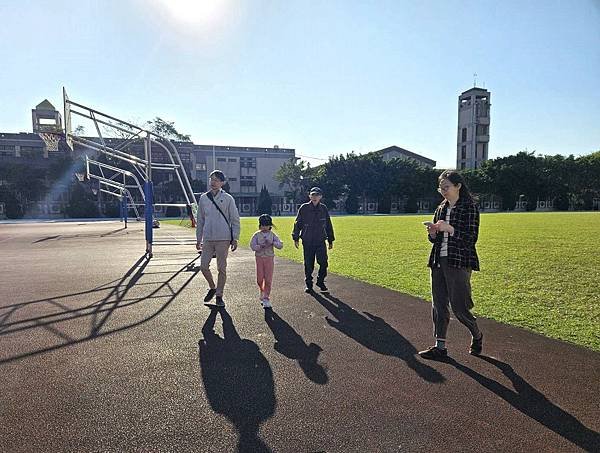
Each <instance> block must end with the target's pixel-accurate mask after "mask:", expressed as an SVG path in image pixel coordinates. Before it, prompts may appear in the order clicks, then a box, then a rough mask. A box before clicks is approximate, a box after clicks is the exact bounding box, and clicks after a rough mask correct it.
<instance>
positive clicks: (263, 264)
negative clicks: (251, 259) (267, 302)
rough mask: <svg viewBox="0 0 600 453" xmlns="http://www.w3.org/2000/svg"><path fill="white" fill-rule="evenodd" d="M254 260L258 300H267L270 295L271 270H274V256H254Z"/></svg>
mask: <svg viewBox="0 0 600 453" xmlns="http://www.w3.org/2000/svg"><path fill="white" fill-rule="evenodd" d="M255 258H256V283H258V288H259V289H260V298H261V299H265V298H266V299H268V298H269V295H270V294H271V283H272V282H273V270H274V269H275V257H274V256H255Z"/></svg>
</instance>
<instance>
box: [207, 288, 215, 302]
mask: <svg viewBox="0 0 600 453" xmlns="http://www.w3.org/2000/svg"><path fill="white" fill-rule="evenodd" d="M215 294H217V289H216V288H211V289H209V290H208V292H207V293H206V296H204V302H210V300H211V299H212V298H213V297H215Z"/></svg>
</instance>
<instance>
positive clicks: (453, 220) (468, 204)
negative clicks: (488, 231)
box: [427, 198, 479, 271]
mask: <svg viewBox="0 0 600 453" xmlns="http://www.w3.org/2000/svg"><path fill="white" fill-rule="evenodd" d="M448 204H449V203H448V201H446V200H444V201H443V202H442V203H441V204H440V205H439V206H438V207H437V209H436V210H435V213H434V214H433V223H435V222H437V221H438V220H440V219H441V220H445V219H446V211H447V210H448ZM450 225H452V226H453V227H454V235H452V236H450V235H448V265H450V266H453V267H464V268H470V269H472V270H474V271H478V270H479V258H478V257H477V250H475V243H476V242H477V237H478V236H479V208H478V207H477V204H475V202H473V201H467V200H464V201H463V200H461V199H460V198H459V199H458V201H457V202H456V205H455V206H454V208H452V210H451V211H450ZM427 237H428V239H429V241H430V242H432V243H433V247H432V249H431V253H430V255H429V264H428V266H429V267H438V266H439V264H440V250H441V248H442V241H443V239H444V234H443V233H438V234H437V236H436V238H435V239H432V238H431V236H429V235H427Z"/></svg>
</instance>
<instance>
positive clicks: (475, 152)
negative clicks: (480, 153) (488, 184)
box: [475, 146, 478, 159]
mask: <svg viewBox="0 0 600 453" xmlns="http://www.w3.org/2000/svg"><path fill="white" fill-rule="evenodd" d="M477 148H478V146H476V147H475V159H477Z"/></svg>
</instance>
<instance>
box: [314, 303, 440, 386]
mask: <svg viewBox="0 0 600 453" xmlns="http://www.w3.org/2000/svg"><path fill="white" fill-rule="evenodd" d="M312 296H313V297H314V298H315V299H316V300H317V302H319V303H320V304H321V305H322V306H323V307H325V309H327V311H329V312H330V313H331V314H332V315H333V316H335V318H336V319H337V321H335V320H333V319H331V318H329V317H328V316H326V317H325V319H326V320H327V322H328V323H329V325H330V326H332V327H334V328H335V329H337V330H339V331H340V332H342V333H343V334H345V335H347V336H349V337H350V338H352V339H353V340H355V341H357V342H358V343H360V344H361V345H363V346H364V347H366V348H368V349H370V350H371V351H375V352H377V353H379V354H383V355H389V356H393V357H398V358H399V359H401V360H403V361H404V362H406V364H407V365H408V367H409V368H411V369H412V370H414V371H415V372H416V373H417V374H418V375H419V376H420V377H422V378H423V379H425V380H426V381H428V382H432V383H436V384H439V383H442V382H444V381H445V378H444V376H443V375H442V374H441V373H440V372H439V371H437V370H436V369H434V368H432V367H430V366H429V365H427V364H425V363H422V362H420V361H419V360H417V349H416V348H415V347H414V346H413V345H412V343H410V342H409V341H408V340H407V339H406V338H404V337H403V336H402V335H400V333H399V332H398V331H397V330H396V329H394V328H393V327H392V326H390V325H389V324H388V323H387V322H385V320H384V319H382V318H380V317H378V316H375V315H372V314H371V313H368V312H364V314H365V315H366V316H363V314H361V313H359V312H357V311H356V310H355V309H354V308H352V307H351V306H350V305H347V304H345V303H344V302H342V301H341V300H339V299H337V298H336V297H334V296H332V295H331V294H327V293H323V295H320V294H317V293H313V294H312ZM323 296H324V297H323Z"/></svg>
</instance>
